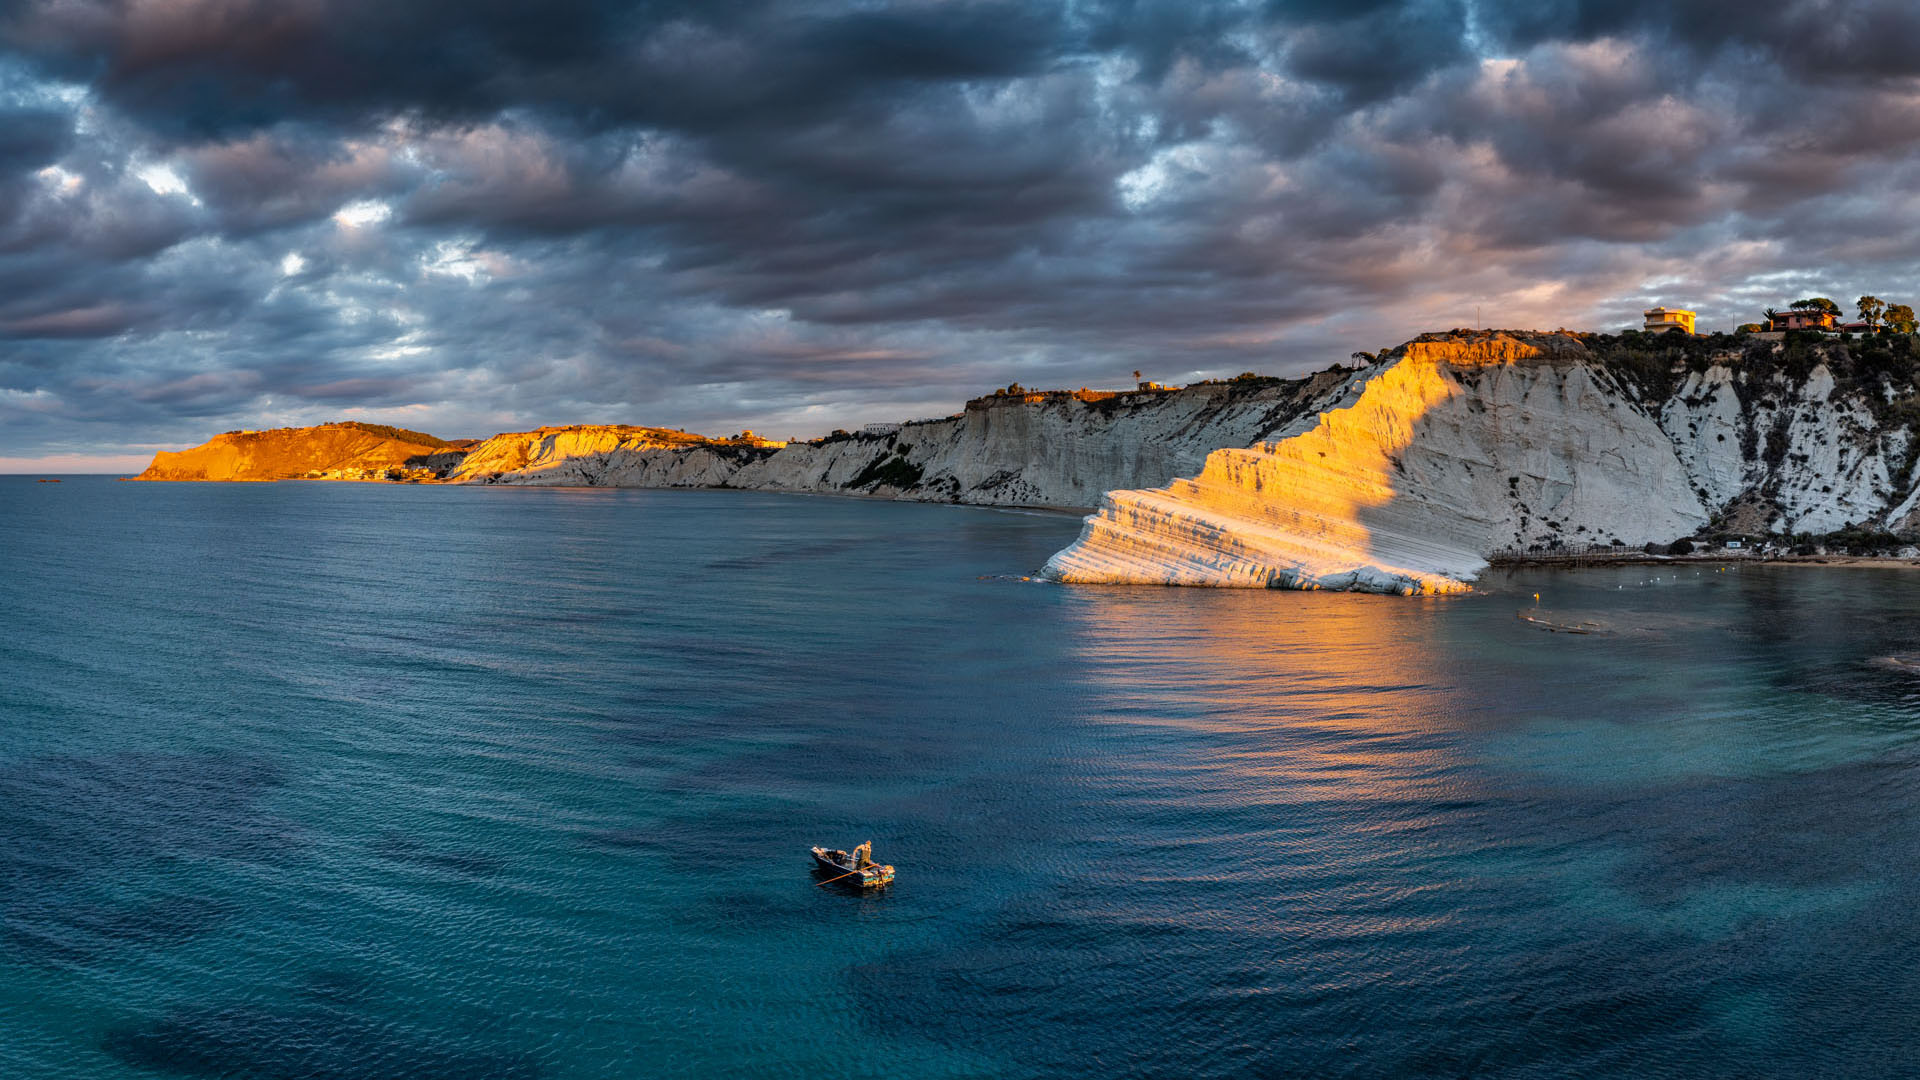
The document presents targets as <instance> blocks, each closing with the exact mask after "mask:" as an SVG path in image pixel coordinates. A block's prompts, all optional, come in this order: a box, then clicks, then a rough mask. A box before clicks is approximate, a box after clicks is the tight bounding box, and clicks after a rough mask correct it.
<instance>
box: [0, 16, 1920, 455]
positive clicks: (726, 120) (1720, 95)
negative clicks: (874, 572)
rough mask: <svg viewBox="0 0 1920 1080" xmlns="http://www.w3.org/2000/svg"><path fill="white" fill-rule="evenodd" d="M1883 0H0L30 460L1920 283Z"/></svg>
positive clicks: (916, 394) (2, 114)
mask: <svg viewBox="0 0 1920 1080" xmlns="http://www.w3.org/2000/svg"><path fill="white" fill-rule="evenodd" d="M1917 135H1920V11H1916V10H1915V9H1914V8H1913V6H1912V5H1911V4H1907V3H1900V2H1893V0H1886V2H1878V3H1876V2H1860V3H1831V2H1828V3H1811V2H1802V3H1789V4H1785V5H1776V6H1774V8H1773V9H1771V10H1769V11H1762V12H1758V13H1756V12H1754V11H1753V10H1751V8H1750V6H1749V5H1744V4H1733V3H1730V2H1727V0H1711V2H1708V0H1702V2H1693V3H1686V2H1680V3H1658V4H1656V3H1636V2H1632V0H1625V2H1621V0H1610V2H1607V3H1593V2H1582V0H1564V2H1554V0H1546V2H1540V0H1526V2H1520V0H1506V2H1499V3H1468V2H1454V0H1408V2H1395V0H1346V2H1342V3H1338V4H1336V3H1332V2H1331V0H1301V2H1294V3H1288V2H1270V3H1255V2H1241V3H1203V2H1199V0H1108V2H1085V0H1081V2H1074V3H1060V4H1053V5H1050V4H1045V3H1039V2H994V0H980V2H936V0H917V2H901V3H896V4H894V5H891V6H886V7H878V6H875V5H872V4H850V3H813V2H805V0H801V2H788V3H769V2H764V0H704V2H698V3H695V2H692V0H687V2H672V0H669V2H660V3H607V2H599V0H546V2H544V3H542V4H538V5H529V4H525V3H521V2H518V0H461V2H458V3H454V2H443V0H410V2H405V3H394V2H393V0H378V2H376V0H25V2H22V0H0V460H14V459H20V458H34V457H38V456H41V455H73V454H82V455H84V454H124V453H135V452H140V451H144V450H146V449H149V448H151V447H155V446H175V445H179V444H183V443H191V442H197V441H199V440H200V439H202V438H204V437H206V436H207V435H209V434H211V433H213V432H215V431H218V430H223V429H226V428H231V427H239V426H246V427H255V426H264V425H270V424H293V423H311V422H317V421H320V420H325V419H335V418H341V417H347V416H354V417H363V418H367V419H375V420H383V421H389V422H398V423H404V424H406V425H407V426H409V427H415V428H423V429H426V430H430V431H434V432H436V433H440V434H443V435H448V436H456V435H486V434H490V433H491V432H493V431H497V430H505V429H511V428H517V427H524V426H530V425H533V424H538V423H543V422H545V423H552V422H569V421H576V420H578V421H596V420H607V421H629V422H643V423H652V424H670V425H678V426H684V427H688V428H692V429H695V430H707V431H723V430H737V429H738V428H740V427H744V426H751V427H754V428H756V429H759V430H762V431H765V432H768V433H770V434H774V435H786V434H790V433H799V434H813V433H818V432H820V431H823V430H826V429H827V428H830V427H834V426H841V425H847V424H853V423H858V422H862V421H866V420H875V419H883V418H899V417H902V416H912V415H929V414H942V413H946V412H950V411H952V410H953V409H954V408H955V407H957V405H958V403H959V402H960V401H961V400H963V399H964V398H965V397H967V396H970V395H971V394H974V393H977V392H979V391H981V390H984V389H986V388H988V387H991V386H994V385H1004V384H1005V383H1007V382H1009V381H1013V380H1018V381H1020V382H1022V383H1026V384H1028V385H1065V386H1079V385H1083V384H1084V385H1096V386H1098V385H1109V386H1110V385H1115V384H1118V383H1121V382H1124V381H1125V380H1126V379H1127V378H1128V377H1129V373H1130V372H1131V371H1132V370H1133V369H1136V368H1138V369H1141V370H1143V371H1146V372H1149V373H1150V374H1151V375H1152V376H1153V377H1157V378H1160V379H1162V380H1167V381H1172V380H1182V379H1189V378H1192V377H1195V376H1198V375H1202V374H1232V373H1235V372H1239V371H1243V370H1249V369H1252V370H1259V371H1266V372H1275V373H1291V372H1297V371H1302V370H1308V369H1311V368H1316V367H1320V366H1324V365H1325V364H1326V363H1327V362H1329V361H1332V360H1335V359H1338V358H1341V357H1344V356H1345V355H1346V354H1347V353H1348V352H1350V351H1353V350H1355V349H1362V348H1364V349H1369V350H1371V349H1375V348H1379V347H1381V346H1383V345H1388V344H1392V343H1395V342H1397V341H1399V340H1402V339H1404V338H1406V337H1408V336H1411V335H1412V334H1414V333H1416V332H1419V331H1421V330H1426V329H1434V328H1442V327H1446V326H1454V325H1463V324H1470V323H1473V322H1475V321H1476V320H1481V321H1484V322H1486V323H1489V324H1497V325H1505V326H1527V327H1553V326H1569V327H1592V328H1617V327H1619V326H1623V325H1628V324H1630V323H1632V322H1633V321H1635V320H1636V319H1637V312H1638V311H1639V309H1640V308H1642V307H1644V306H1648V305H1650V304H1652V303H1667V304H1672V305H1683V306H1692V307H1697V308H1699V309H1700V310H1701V312H1702V318H1703V322H1705V323H1706V324H1707V325H1709V326H1717V327H1730V326H1731V325H1733V324H1734V323H1736V322H1740V321H1747V320H1749V319H1751V318H1753V317H1754V314H1755V313H1756V312H1757V311H1758V309H1760V308H1762V307H1765V306H1769V305H1779V304H1781V303H1782V302H1784V301H1787V300H1792V299H1795V298H1797V297H1799V296H1803V295H1808V294H1823V295H1830V296H1834V297H1836V298H1839V299H1841V300H1843V301H1850V300H1851V298H1852V297H1853V296H1856V295H1858V294H1859V293H1861V292H1874V293H1877V294H1879V295H1881V296H1883V297H1888V298H1891V299H1895V300H1898V301H1907V302H1912V301H1913V300H1915V299H1920V271H1917V268H1916V263H1915V259H1914V254H1915V252H1916V250H1920V246H1917V243H1916V241H1917V239H1920V238H1917V237H1916V229H1920V215H1916V214H1915V213H1913V212H1912V211H1913V210H1914V209H1915V206H1916V202H1917V201H1920V171H1917V170H1916V163H1917V162H1916V148H1917V147H1920V142H1917V141H1916V136H1917Z"/></svg>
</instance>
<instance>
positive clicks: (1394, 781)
mask: <svg viewBox="0 0 1920 1080" xmlns="http://www.w3.org/2000/svg"><path fill="white" fill-rule="evenodd" d="M1077 529H1078V522H1077V521H1076V520H1074V519H1072V518H1064V517H1059V516H1052V515H1044V514H1021V513H1008V512H995V511H985V510H974V509H961V508H955V507H943V506H919V505H907V504H893V503H876V502H864V501H853V500H836V499H813V498H801V497H790V496H776V495H759V494H748V493H738V492H636V491H601V490H546V491H542V490H512V489H466V488H435V487H427V488H402V487H386V486H378V485H359V484H337V485H322V484H274V485H147V484H115V483H112V482H110V481H106V480H102V479H93V478H76V479H72V480H69V481H68V482H67V483H64V484H60V485H51V484H48V485H36V484H33V483H31V482H30V480H23V479H21V478H0V566H4V570H5V573H4V576H3V577H0V613H3V614H4V618H5V623H4V625H5V630H6V633H5V635H4V639H0V672H4V676H5V677H4V679H0V918H3V919H4V923H3V924H0V1075H4V1076H7V1077H33V1078H54V1080H60V1078H79V1077H87V1078H94V1077H105V1078H125V1077H246V1078H255V1077H260V1078H267V1077H271V1078H282V1077H285V1078H293V1077H312V1078H327V1080H374V1078H392V1077H432V1078H469V1077H527V1078H536V1077H538V1078H574V1077H609V1076H749V1075H750V1076H769V1077H802V1076H822V1075H828V1076H852V1077H864V1076H875V1077H877V1076H883V1075H884V1076H891V1077H927V1076H943V1077H947V1076H951V1077H968V1076H1009V1077H1024V1076H1033V1077H1039V1076H1062V1075H1085V1076H1114V1075H1145V1076H1203V1077H1205V1076H1219V1077H1237V1076H1272V1077H1281V1076H1316V1077H1329V1076H1331V1077H1342V1076H1350V1077H1388V1076H1462V1075H1475V1076H1511V1077H1596V1076H1622V1077H1625V1076H1639V1077H1646V1076H1701V1075H1742V1076H1766V1077H1774V1076H1777V1077H1802V1076H1808V1075H1843V1074H1844V1075H1852V1076H1899V1075H1910V1074H1911V1071H1912V1065H1911V1062H1912V1059H1913V1056H1914V1053H1915V1051H1916V1050H1920V1034H1916V1033H1920V967H1917V966H1916V965H1914V964H1913V963H1912V960H1911V947H1912V943H1913V942H1914V941H1915V940H1916V939H1920V896H1916V892H1920V888H1917V887H1916V877H1915V874H1914V867H1915V857H1916V855H1917V854H1920V829H1916V826H1917V825H1920V797H1917V796H1920V770H1916V768H1915V766H1916V763H1917V762H1920V678H1917V677H1916V676H1914V675H1912V674H1910V673H1908V672H1907V671H1906V670H1903V669H1902V668H1900V667H1899V666H1898V665H1889V664H1886V663H1884V662H1882V661H1880V660H1879V659H1878V658H1882V657H1886V656H1889V655H1899V654H1903V653H1909V652H1914V653H1920V622H1916V620H1915V619H1914V615H1915V614H1916V608H1917V607H1920V575H1916V576H1909V575H1905V574H1901V573H1898V572H1881V571H1870V570H1858V569H1834V570H1809V569H1746V570H1737V571H1732V572H1726V573H1719V572H1715V571H1714V569H1712V568H1707V569H1705V570H1703V571H1698V570H1696V569H1692V568H1690V569H1687V570H1684V571H1674V570H1665V571H1649V570H1643V569H1639V568H1633V569H1623V570H1599V571H1586V572H1580V573H1563V574H1546V573H1533V574H1523V575H1516V576H1512V577H1496V578H1494V579H1492V580H1490V581H1489V582H1488V583H1487V584H1488V587H1489V588H1488V591H1487V592H1486V593H1484V594H1483V595H1479V596H1474V597H1469V598H1464V599H1454V600H1421V599H1404V598H1398V597H1394V598H1384V597H1361V596H1343V595H1318V594H1297V593H1265V592H1259V593H1254V592H1216V591H1205V590H1160V589H1069V588H1061V587H1054V586H1047V585H1039V584H1033V583H1028V582H1022V581H1020V580H1017V577H1018V575H1020V574H1023V573H1027V572H1030V571H1032V570H1033V569H1034V568H1036V567H1038V566H1039V565H1041V563H1042V562H1044V561H1045V559H1046V557H1047V555H1049V554H1050V553H1052V552H1053V551H1054V550H1056V549H1057V548H1059V547H1060V546H1062V545H1063V544H1065V543H1066V542H1067V541H1069V540H1070V539H1071V538H1072V537H1073V536H1074V534H1075V532H1076V531H1077ZM1534 592H1540V593H1542V594H1543V597H1542V601H1541V607H1542V608H1543V609H1544V610H1545V611H1547V612H1549V613H1550V614H1551V615H1552V616H1553V617H1554V618H1556V619H1559V620H1561V621H1582V620H1591V621H1594V622H1597V623H1600V624H1602V629H1605V630H1608V631H1610V632H1609V633H1606V634H1601V635H1591V636H1570V635H1562V634H1549V633H1544V632H1542V631H1540V630H1539V629H1537V628H1534V627H1532V626H1530V625H1528V624H1526V623H1523V622H1521V621H1520V620H1518V619H1516V618H1515V617H1514V616H1515V613H1516V612H1517V611H1518V610H1520V609H1521V608H1530V607H1532V606H1533V601H1532V598H1531V595H1530V594H1532V593H1534ZM869 838H870V839H872V840H873V841H874V846H875V853H876V855H877V856H878V857H880V858H881V859H882V860H883V861H887V862H891V863H894V864H895V865H897V866H898V867H899V881H898V883H897V884H896V885H895V886H894V887H892V888H891V889H889V890H886V891H885V892H883V893H881V894H879V895H871V896H860V895H855V894H849V893H845V892H840V891H837V890H835V889H834V888H831V887H829V888H816V887H815V886H814V880H815V879H814V878H813V877H812V876H811V875H810V873H809V872H808V866H807V860H806V857H805V849H806V847H807V846H808V845H809V844H813V843H824V844H828V845H831V846H839V847H846V846H851V845H852V844H854V843H857V842H859V841H861V840H865V839H869Z"/></svg>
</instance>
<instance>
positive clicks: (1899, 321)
mask: <svg viewBox="0 0 1920 1080" xmlns="http://www.w3.org/2000/svg"><path fill="white" fill-rule="evenodd" d="M1881 319H1882V321H1884V322H1885V323H1886V324H1887V329H1889V330H1892V331H1893V332H1895V333H1897V334H1911V333H1913V331H1914V321H1913V309H1912V308H1910V307H1908V306H1907V305H1905V304H1893V305H1890V306H1889V307H1888V308H1887V310H1886V313H1885V314H1884V315H1882V316H1881Z"/></svg>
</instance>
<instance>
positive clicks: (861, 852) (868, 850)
mask: <svg viewBox="0 0 1920 1080" xmlns="http://www.w3.org/2000/svg"><path fill="white" fill-rule="evenodd" d="M872 865H873V841H871V840H869V841H867V842H866V843H864V844H861V845H860V846H859V847H857V848H854V849H853V868H854V869H855V870H865V869H866V868H867V867H869V866H872Z"/></svg>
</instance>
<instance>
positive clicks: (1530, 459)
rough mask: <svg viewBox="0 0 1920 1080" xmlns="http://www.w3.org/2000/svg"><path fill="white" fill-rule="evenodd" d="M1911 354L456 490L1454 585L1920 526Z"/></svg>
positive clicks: (1376, 386)
mask: <svg viewBox="0 0 1920 1080" xmlns="http://www.w3.org/2000/svg"><path fill="white" fill-rule="evenodd" d="M1914 351H1915V347H1914V343H1913V342H1912V341H1910V340H1908V339H1905V338H1900V339H1895V340H1892V341H1878V342H1854V343H1851V344H1844V343H1839V342H1813V341H1808V340H1796V341H1792V342H1779V341H1771V340H1766V339H1761V338H1758V337H1754V338H1741V339H1733V338H1721V337H1716V338H1691V337H1683V336H1679V335H1669V336H1667V337H1665V338H1662V339H1654V338H1636V337H1622V338H1609V337H1605V336H1599V337H1594V336H1588V335H1576V334H1563V333H1554V334H1538V333H1522V332H1497V331H1454V332H1451V333H1447V334H1432V335H1423V336H1422V337H1421V338H1418V339H1416V340H1414V341H1413V342H1410V343H1408V344H1407V345H1405V346H1403V347H1401V348H1399V349H1396V350H1391V351H1389V352H1387V353H1384V354H1382V355H1381V357H1380V358H1379V360H1378V361H1377V362H1375V363H1373V364H1371V365H1370V366H1369V367H1367V368H1365V369H1363V370H1360V371H1357V372H1356V371H1346V370H1342V369H1338V368H1335V369H1330V370H1329V371H1326V372H1322V373H1320V374H1319V375H1316V376H1313V377H1311V378H1307V379H1301V380H1293V381H1285V380H1277V379H1256V380H1235V381H1233V382H1227V383H1208V384H1201V385H1197V386H1193V387H1188V388H1186V389H1184V390H1177V391H1140V392H1129V393H1123V394H1117V395H1116V394H1087V393H1081V394H1069V393H1065V392H1055V393H1044V394H1040V393H1019V394H1011V395H1009V394H997V395H993V396H990V397H986V398H980V399H976V400H975V401H972V402H969V403H968V405H967V408H966V410H965V411H964V412H963V413H961V414H959V415H957V416H954V417H949V418H946V419H941V420H931V421H915V422H910V423H907V424H904V425H901V426H900V427H899V428H898V429H897V430H891V431H886V432H880V433H862V434H852V435H849V434H846V433H836V435H835V436H833V437H830V438H828V439H824V440H818V441H815V442H811V443H794V444H791V445H787V446H783V447H776V446H770V445H765V444H760V443H758V442H748V441H741V440H712V439H704V438H701V437H699V436H692V435H688V434H686V433H684V432H663V431H660V430H658V429H644V428H619V429H615V428H567V429H558V428H543V429H540V430H539V431H537V432H526V433H513V434H508V435H501V436H496V437H495V438H494V439H490V440H488V441H487V442H486V443H484V444H482V445H481V446H479V447H477V448H475V449H474V450H473V451H472V453H471V454H469V456H468V459H467V461H466V462H464V463H462V465H461V467H460V468H459V470H458V472H457V473H456V474H455V475H454V479H455V480H457V481H461V482H469V483H507V484H545V485H615V486H633V487H730V488H747V489H754V490H768V491H796V492H830V493H836V494H857V495H866V496H873V497H882V498H896V499H917V500H926V501H940V502H961V503H978V504H991V505H1025V506H1055V507H1091V506H1094V505H1096V504H1098V505H1099V506H1100V509H1099V511H1098V512H1097V513H1095V514H1094V515H1093V516H1092V517H1090V518H1089V519H1088V521H1087V524H1086V526H1085V529H1084V530H1083V533H1082V536H1081V538H1080V540H1079V541H1078V542H1076V543H1075V544H1074V545H1073V546H1072V547H1070V548H1068V549H1067V550H1065V551H1062V552H1061V553H1059V554H1058V555H1056V556H1055V557H1054V558H1053V560H1051V561H1050V563H1049V564H1048V568H1047V573H1048V574H1050V575H1051V576H1053V577H1056V578H1058V579H1060V580H1063V581H1070V582H1152V583H1163V584H1191V585H1228V586H1259V587H1295V588H1345V589H1364V590H1373V591H1384V592H1414V593H1427V592H1449V591H1458V590H1460V589H1463V588H1466V587H1467V583H1468V582H1470V581H1472V580H1473V578H1474V577H1475V575H1477V574H1478V573H1479V571H1480V570H1481V569H1482V568H1483V567H1484V566H1485V565H1486V561H1487V558H1488V556H1489V555H1490V554H1492V553H1495V552H1499V551H1502V550H1506V549H1528V548H1534V547H1539V546H1550V545H1577V544H1590V545H1603V546H1607V545H1620V546H1632V547H1638V546H1640V545H1643V544H1646V543H1649V542H1654V543H1661V544H1665V543H1667V542H1669V541H1672V540H1674V539H1676V538H1679V537H1684V536H1688V535H1691V534H1694V533H1696V532H1697V531H1702V530H1707V531H1711V530H1714V529H1719V530H1723V531H1739V532H1745V533H1750V534H1766V533H1772V534H1794V533H1813V534H1818V533H1826V532H1831V531H1834V530H1839V529H1843V528H1854V529H1867V530H1889V531H1893V532H1897V533H1899V534H1901V535H1902V536H1908V537H1912V536H1914V535H1916V534H1920V493H1916V489H1915V486H1914V483H1913V474H1914V471H1915V458H1916V457H1917V456H1920V454H1916V450H1920V446H1917V445H1916V439H1915V434H1914V429H1915V425H1916V424H1917V423H1920V386H1916V385H1915V381H1914V375H1915V371H1916V366H1917V365H1916V363H1915V356H1914Z"/></svg>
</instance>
